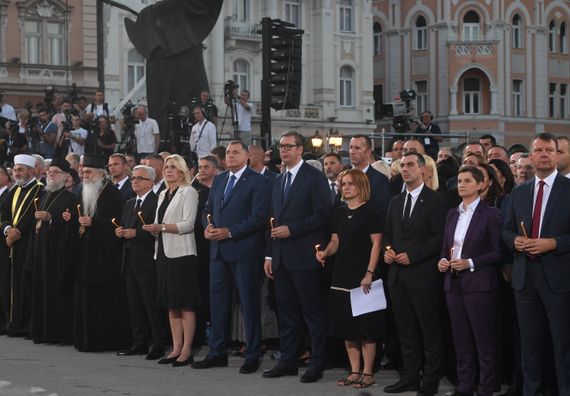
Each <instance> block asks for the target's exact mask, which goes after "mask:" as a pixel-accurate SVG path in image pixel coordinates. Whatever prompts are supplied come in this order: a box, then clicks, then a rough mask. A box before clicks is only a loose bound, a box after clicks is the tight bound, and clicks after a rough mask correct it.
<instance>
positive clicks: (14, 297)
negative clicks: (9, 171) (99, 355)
mask: <svg viewBox="0 0 570 396" xmlns="http://www.w3.org/2000/svg"><path fill="white" fill-rule="evenodd" d="M35 165H36V159H35V158H34V157H32V156H31V155H26V154H20V155H16V156H15V157H14V168H13V176H14V181H15V182H16V184H17V186H16V187H15V188H13V189H12V191H10V195H9V196H8V198H7V199H6V200H5V201H4V204H3V205H2V208H1V212H0V216H1V218H2V231H3V236H4V239H5V243H6V246H7V247H8V257H9V258H8V260H2V263H0V265H1V266H2V277H3V278H4V279H5V280H6V282H5V285H6V287H5V288H3V293H4V295H3V298H2V301H4V307H3V308H4V309H5V313H6V318H7V324H6V330H7V332H8V335H12V336H24V335H26V334H27V332H28V325H29V320H30V284H29V277H27V276H26V273H25V272H24V266H25V263H26V257H27V255H28V254H29V253H30V249H28V247H29V246H28V241H29V239H30V233H31V232H33V229H34V224H35V221H34V200H35V199H36V198H40V197H41V195H42V193H43V188H42V185H41V183H39V182H38V181H37V180H36V179H35V178H34V167H35Z"/></svg>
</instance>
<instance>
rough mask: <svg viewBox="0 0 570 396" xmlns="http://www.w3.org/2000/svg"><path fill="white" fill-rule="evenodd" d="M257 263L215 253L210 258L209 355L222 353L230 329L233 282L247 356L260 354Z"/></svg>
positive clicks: (258, 269)
mask: <svg viewBox="0 0 570 396" xmlns="http://www.w3.org/2000/svg"><path fill="white" fill-rule="evenodd" d="M259 275H260V263H259V260H257V261H247V262H230V261H225V260H224V259H223V258H221V257H218V258H217V259H216V260H212V261H211V262H210V317H211V327H210V341H209V346H210V352H209V355H210V356H220V355H225V354H226V352H227V347H228V343H229V342H230V332H231V313H232V294H233V290H234V282H233V280H234V279H235V285H236V288H237V290H238V296H239V301H240V304H241V310H242V314H243V321H244V327H245V344H246V345H245V346H246V350H245V354H244V357H245V358H246V359H259V357H260V355H261V316H260V315H261V308H260V304H261V301H260V290H259Z"/></svg>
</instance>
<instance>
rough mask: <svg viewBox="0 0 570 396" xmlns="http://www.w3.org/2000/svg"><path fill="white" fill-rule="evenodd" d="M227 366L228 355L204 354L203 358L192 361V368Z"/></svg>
mask: <svg viewBox="0 0 570 396" xmlns="http://www.w3.org/2000/svg"><path fill="white" fill-rule="evenodd" d="M227 366H228V356H227V355H220V356H206V358H205V359H204V360H200V361H199V362H194V363H192V368H195V369H208V368H212V367H227Z"/></svg>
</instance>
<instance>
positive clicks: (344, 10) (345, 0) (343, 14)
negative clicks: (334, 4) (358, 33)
mask: <svg viewBox="0 0 570 396" xmlns="http://www.w3.org/2000/svg"><path fill="white" fill-rule="evenodd" d="M339 4H340V7H339V18H340V23H339V26H340V31H341V32H352V0H340V1H339Z"/></svg>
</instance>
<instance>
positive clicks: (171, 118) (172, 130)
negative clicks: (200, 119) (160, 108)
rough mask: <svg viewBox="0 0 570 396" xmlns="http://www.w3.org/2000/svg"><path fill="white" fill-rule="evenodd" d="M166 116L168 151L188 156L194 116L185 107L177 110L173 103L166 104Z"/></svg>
mask: <svg viewBox="0 0 570 396" xmlns="http://www.w3.org/2000/svg"><path fill="white" fill-rule="evenodd" d="M166 114H167V115H168V123H167V125H168V134H167V135H168V147H167V150H168V151H172V152H174V153H177V154H180V155H188V154H189V151H190V146H189V144H190V132H191V127H192V123H193V122H194V115H193V114H192V113H190V109H189V108H188V107H187V106H182V107H180V109H178V105H177V104H176V103H175V102H168V103H167V104H166Z"/></svg>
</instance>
